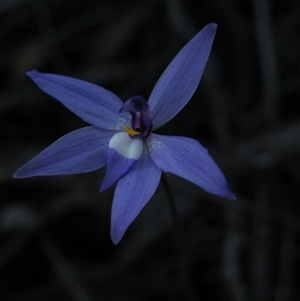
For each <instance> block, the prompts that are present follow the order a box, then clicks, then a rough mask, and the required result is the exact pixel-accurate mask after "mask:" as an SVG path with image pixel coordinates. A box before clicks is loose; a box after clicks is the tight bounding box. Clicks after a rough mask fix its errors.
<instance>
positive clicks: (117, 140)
mask: <svg viewBox="0 0 300 301" xmlns="http://www.w3.org/2000/svg"><path fill="white" fill-rule="evenodd" d="M142 153H143V140H141V139H138V138H134V139H132V138H130V137H129V135H128V134H127V133H126V132H120V133H117V134H115V135H114V136H113V137H112V138H111V139H110V141H109V144H108V147H107V154H106V173H105V177H104V179H103V182H102V184H101V187H100V191H103V190H105V189H107V188H108V187H109V186H111V185H113V184H114V183H115V182H116V181H118V180H119V179H120V178H121V177H123V176H124V175H125V174H126V173H127V172H128V171H129V169H130V168H131V167H132V166H133V164H134V163H135V162H136V161H137V160H138V159H139V158H140V156H141V155H142Z"/></svg>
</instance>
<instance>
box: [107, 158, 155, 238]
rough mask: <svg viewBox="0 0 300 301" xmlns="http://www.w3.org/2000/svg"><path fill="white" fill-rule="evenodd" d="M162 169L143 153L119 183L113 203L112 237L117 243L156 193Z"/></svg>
mask: <svg viewBox="0 0 300 301" xmlns="http://www.w3.org/2000/svg"><path fill="white" fill-rule="evenodd" d="M160 177H161V170H160V169H159V168H158V167H157V166H156V165H155V164H154V162H153V160H152V158H151V157H150V156H149V154H143V155H142V157H141V158H140V159H139V160H138V161H137V162H136V164H135V165H134V166H133V167H132V169H131V170H130V171H129V173H128V174H127V175H126V176H125V177H123V178H122V179H121V180H120V181H119V182H118V184H117V187H116V190H115V195H114V199H113V204H112V214H111V239H112V241H113V242H114V243H115V244H117V243H118V242H119V241H120V240H121V239H122V237H123V235H124V233H125V231H126V230H127V228H128V227H129V225H130V224H131V223H132V222H133V221H134V219H135V218H136V217H137V215H138V214H139V213H140V212H141V210H142V209H143V208H144V207H145V205H146V204H147V203H148V202H149V200H150V199H151V197H152V196H153V194H154V193H155V191H156V189H157V186H158V184H159V181H160Z"/></svg>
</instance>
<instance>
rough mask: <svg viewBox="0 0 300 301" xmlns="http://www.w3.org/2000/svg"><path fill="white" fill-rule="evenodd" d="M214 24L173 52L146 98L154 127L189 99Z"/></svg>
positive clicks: (211, 41) (201, 70)
mask: <svg viewBox="0 0 300 301" xmlns="http://www.w3.org/2000/svg"><path fill="white" fill-rule="evenodd" d="M216 30H217V25H216V24H213V23H210V24H208V25H207V26H205V27H204V28H203V29H202V30H201V31H200V32H199V33H198V34H197V35H196V36H195V37H194V38H193V39H192V40H191V41H190V42H188V43H187V44H186V45H185V46H184V47H183V48H182V49H181V51H180V52H179V53H178V54H177V55H176V57H175V58H174V59H173V61H172V62H171V63H170V64H169V66H168V67H167V68H166V70H165V71H164V72H163V74H162V75H161V77H160V78H159V80H158V81H157V83H156V85H155V87H154V89H153V91H152V93H151V95H150V98H149V105H150V108H151V112H152V118H153V125H154V130H155V129H157V128H159V127H160V126H162V125H163V124H165V123H166V122H168V121H169V120H170V119H172V118H173V117H174V116H175V115H176V114H177V113H178V112H179V111H180V110H181V109H182V108H183V107H184V106H185V105H186V104H187V102H188V101H189V100H190V99H191V97H192V96H193V94H194V92H195V91H196V89H197V87H198V85H199V82H200V79H201V77H202V74H203V71H204V68H205V65H206V62H207V60H208V56H209V54H210V51H211V47H212V44H213V41H214V37H215V33H216Z"/></svg>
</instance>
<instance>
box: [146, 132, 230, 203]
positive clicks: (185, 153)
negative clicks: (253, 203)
mask: <svg viewBox="0 0 300 301" xmlns="http://www.w3.org/2000/svg"><path fill="white" fill-rule="evenodd" d="M148 146H149V149H150V153H151V156H152V159H153V161H154V162H155V164H156V165H157V166H158V167H159V168H161V169H162V170H163V171H166V172H171V173H173V174H175V175H177V176H179V177H182V178H184V179H186V180H188V181H190V182H192V183H194V184H196V185H198V186H199V187H201V188H202V189H204V190H206V191H207V192H210V193H212V194H216V195H220V196H223V197H228V198H232V199H234V198H235V196H234V194H233V193H231V192H230V190H229V188H228V185H227V182H226V179H225V177H224V175H223V173H222V171H221V170H220V169H219V167H218V165H217V164H216V163H215V162H214V160H213V159H212V158H211V156H210V155H209V153H208V151H207V149H205V148H204V147H202V146H201V145H200V143H199V142H197V141H196V140H193V139H190V138H186V137H174V136H162V135H155V134H151V136H149V138H148Z"/></svg>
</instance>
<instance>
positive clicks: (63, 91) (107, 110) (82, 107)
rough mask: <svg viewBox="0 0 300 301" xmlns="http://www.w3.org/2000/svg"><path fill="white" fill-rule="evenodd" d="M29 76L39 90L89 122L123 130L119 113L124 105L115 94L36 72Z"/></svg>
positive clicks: (60, 77) (122, 121)
mask: <svg viewBox="0 0 300 301" xmlns="http://www.w3.org/2000/svg"><path fill="white" fill-rule="evenodd" d="M27 75H28V76H29V77H30V78H31V79H32V80H33V81H34V82H35V83H36V84H37V85H38V86H39V88H40V89H42V90H43V91H44V92H46V93H47V94H49V95H51V96H52V97H54V98H56V99H57V100H58V101H60V102H61V103H62V104H63V105H65V106H66V107H67V108H68V109H69V110H70V111H72V112H73V113H75V114H76V115H77V116H79V117H80V118H82V119H83V120H84V121H86V122H87V123H90V124H92V125H94V126H96V127H99V128H104V129H111V130H121V129H123V128H124V124H125V121H124V118H123V117H122V116H120V114H119V109H120V108H121V106H122V105H123V102H122V101H121V100H120V99H119V98H118V97H117V96H116V95H115V94H114V93H112V92H110V91H108V90H106V89H104V88H102V87H100V86H97V85H95V84H92V83H88V82H85V81H82V80H79V79H75V78H71V77H67V76H62V75H56V74H46V73H39V72H37V71H36V70H32V71H29V72H27Z"/></svg>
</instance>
